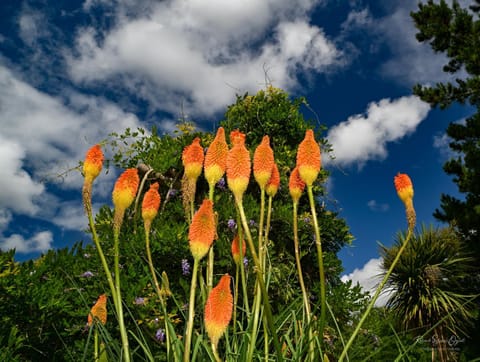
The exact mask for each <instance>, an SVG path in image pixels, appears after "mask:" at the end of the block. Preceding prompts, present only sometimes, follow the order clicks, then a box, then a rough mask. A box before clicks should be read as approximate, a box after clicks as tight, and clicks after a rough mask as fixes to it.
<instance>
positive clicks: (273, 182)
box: [265, 162, 280, 197]
mask: <svg viewBox="0 0 480 362" xmlns="http://www.w3.org/2000/svg"><path fill="white" fill-rule="evenodd" d="M279 187H280V173H279V172H278V166H277V164H276V163H275V162H274V163H273V167H272V174H271V175H270V179H269V180H268V182H267V186H266V187H265V191H266V192H267V195H268V196H271V197H273V196H275V195H276V193H277V191H278V188H279Z"/></svg>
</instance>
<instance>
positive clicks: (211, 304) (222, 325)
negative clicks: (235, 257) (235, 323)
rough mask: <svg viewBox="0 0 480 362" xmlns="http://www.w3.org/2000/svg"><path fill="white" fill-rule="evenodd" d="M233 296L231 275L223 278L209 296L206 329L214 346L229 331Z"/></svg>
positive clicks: (206, 310) (206, 309)
mask: <svg viewBox="0 0 480 362" xmlns="http://www.w3.org/2000/svg"><path fill="white" fill-rule="evenodd" d="M232 312H233V296H232V291H231V289H230V275H228V274H225V275H223V276H222V278H221V279H220V281H219V282H218V284H217V286H216V287H215V288H213V289H212V291H211V292H210V294H209V295H208V299H207V303H206V304H205V317H204V319H205V329H206V331H207V334H208V336H209V337H210V340H211V341H212V344H213V345H214V346H217V345H218V341H219V340H220V338H221V337H222V335H223V334H224V333H225V331H226V330H227V327H228V325H229V324H230V321H231V319H232Z"/></svg>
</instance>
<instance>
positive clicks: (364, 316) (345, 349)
mask: <svg viewBox="0 0 480 362" xmlns="http://www.w3.org/2000/svg"><path fill="white" fill-rule="evenodd" d="M412 231H413V227H410V228H409V229H408V234H407V238H406V239H405V241H404V242H403V244H402V246H401V247H400V250H399V251H398V253H397V255H396V256H395V259H394V260H393V262H392V264H391V265H390V268H389V269H388V271H387V273H386V274H385V275H384V277H383V279H382V282H381V283H380V285H379V286H378V287H377V289H376V291H375V294H374V296H373V298H372V300H371V301H370V304H369V305H368V307H367V310H366V311H365V313H363V315H362V318H361V319H360V321H359V322H358V324H357V327H356V328H355V330H354V331H353V334H352V336H351V337H350V339H349V340H348V342H347V344H346V346H345V348H344V349H343V351H342V354H341V355H340V357H339V359H338V362H342V361H343V359H344V358H345V356H346V355H347V351H348V349H349V348H350V347H351V345H352V343H353V340H354V339H355V337H356V336H357V334H358V332H359V331H360V328H361V327H362V325H363V323H364V322H365V320H366V319H367V316H368V314H369V313H370V311H371V310H372V308H373V306H374V304H375V302H376V301H377V299H378V297H379V295H380V293H381V292H382V289H383V287H384V286H385V283H386V282H387V280H388V278H390V275H391V274H392V272H393V269H394V268H395V265H396V264H397V262H398V261H399V260H400V256H401V255H402V253H403V251H404V250H405V248H406V246H407V244H408V242H409V240H410V238H411V236H412Z"/></svg>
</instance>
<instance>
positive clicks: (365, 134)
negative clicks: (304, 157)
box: [326, 96, 430, 167]
mask: <svg viewBox="0 0 480 362" xmlns="http://www.w3.org/2000/svg"><path fill="white" fill-rule="evenodd" d="M429 109H430V107H429V105H428V104H427V103H424V102H422V101H421V100H420V99H419V98H417V97H414V96H408V97H401V98H398V99H396V100H393V101H392V100H390V99H382V100H380V101H379V102H372V103H370V104H369V105H368V109H367V112H366V114H357V115H354V116H351V117H349V118H348V120H347V121H344V122H341V123H340V124H338V125H336V126H334V127H332V128H331V129H330V130H329V131H328V135H327V138H328V141H329V142H330V143H331V144H332V146H333V153H334V155H335V160H334V162H337V163H339V164H341V165H351V164H354V163H355V164H357V165H358V166H359V167H362V166H363V164H365V162H367V161H370V160H383V159H385V158H386V157H387V147H386V146H387V143H388V142H392V141H397V140H399V139H401V138H402V137H404V136H406V135H408V134H410V133H412V132H413V131H415V129H416V127H417V126H418V125H419V124H420V122H421V121H422V120H423V119H425V117H426V116H427V114H428V111H429ZM326 161H328V160H326Z"/></svg>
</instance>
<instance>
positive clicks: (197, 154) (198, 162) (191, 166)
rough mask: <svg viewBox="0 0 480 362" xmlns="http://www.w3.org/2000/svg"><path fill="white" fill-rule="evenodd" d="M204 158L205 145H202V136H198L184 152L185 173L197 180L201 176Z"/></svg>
mask: <svg viewBox="0 0 480 362" xmlns="http://www.w3.org/2000/svg"><path fill="white" fill-rule="evenodd" d="M203 159H204V154H203V147H202V146H201V145H200V138H198V137H196V138H195V139H194V140H193V142H192V143H191V144H190V145H188V146H186V147H185V148H184V150H183V152H182V162H183V166H184V168H185V175H186V176H187V177H188V178H189V179H191V180H196V179H197V178H198V176H200V174H201V173H202V168H203Z"/></svg>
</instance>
